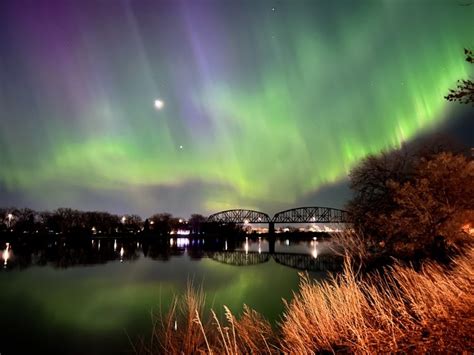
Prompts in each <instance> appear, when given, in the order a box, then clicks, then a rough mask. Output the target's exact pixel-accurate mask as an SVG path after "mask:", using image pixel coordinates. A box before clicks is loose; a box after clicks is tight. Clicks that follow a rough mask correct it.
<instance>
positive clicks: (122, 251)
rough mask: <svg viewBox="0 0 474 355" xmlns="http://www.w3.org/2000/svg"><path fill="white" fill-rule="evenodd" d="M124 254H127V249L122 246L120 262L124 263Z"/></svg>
mask: <svg viewBox="0 0 474 355" xmlns="http://www.w3.org/2000/svg"><path fill="white" fill-rule="evenodd" d="M123 254H125V250H124V249H123V247H121V248H120V262H121V263H123Z"/></svg>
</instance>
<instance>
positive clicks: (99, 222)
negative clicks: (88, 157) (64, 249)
mask: <svg viewBox="0 0 474 355" xmlns="http://www.w3.org/2000/svg"><path fill="white" fill-rule="evenodd" d="M205 222H206V217H205V216H203V215H200V214H192V215H191V217H190V218H189V219H184V218H179V217H175V216H173V215H172V214H170V213H156V214H153V215H152V216H150V217H148V218H146V219H145V220H143V219H142V217H141V216H139V215H136V214H127V215H117V214H112V213H109V212H102V211H80V210H77V209H72V208H58V209H56V210H54V211H35V210H33V209H30V208H14V207H11V208H0V232H15V233H23V234H41V235H45V234H54V235H57V234H67V235H75V234H81V235H90V234H103V235H112V234H123V233H128V234H136V233H141V232H149V233H155V234H159V235H165V234H170V233H172V232H173V231H177V230H179V229H183V230H187V231H189V232H190V233H200V232H204V231H205V227H204V224H205ZM209 228H210V227H208V229H209Z"/></svg>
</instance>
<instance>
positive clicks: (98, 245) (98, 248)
mask: <svg viewBox="0 0 474 355" xmlns="http://www.w3.org/2000/svg"><path fill="white" fill-rule="evenodd" d="M97 250H100V240H99V243H97Z"/></svg>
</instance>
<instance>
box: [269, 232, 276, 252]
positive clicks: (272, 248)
mask: <svg viewBox="0 0 474 355" xmlns="http://www.w3.org/2000/svg"><path fill="white" fill-rule="evenodd" d="M275 242H276V237H275V234H270V235H269V236H268V253H269V254H272V255H273V254H275Z"/></svg>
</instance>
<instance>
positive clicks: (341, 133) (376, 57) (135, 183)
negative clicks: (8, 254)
mask: <svg viewBox="0 0 474 355" xmlns="http://www.w3.org/2000/svg"><path fill="white" fill-rule="evenodd" d="M473 23H474V5H473V6H460V5H459V3H457V2H456V1H427V0H426V1H425V0H419V1H414V0H386V1H382V0H374V1H360V2H356V1H329V0H328V1H320V0H311V1H294V0H293V1H237V0H236V1H231V0H222V1H204V0H195V1H171V0H170V1H158V0H157V1H151V0H150V1H131V0H129V1H126V0H120V1H119V0H117V1H99V0H95V1H89V0H81V1H67V0H64V1H59V0H58V1H41V2H39V1H23V0H11V1H8V0H6V1H2V2H1V3H0V123H1V129H0V166H1V169H0V193H1V195H0V205H2V204H6V203H8V204H16V205H26V206H29V207H33V208H56V207H59V206H68V207H75V208H81V209H107V210H111V211H121V212H134V213H141V214H143V215H149V214H150V213H152V212H156V211H170V212H173V213H178V214H182V215H186V214H190V213H192V212H200V213H209V212H212V211H217V210H222V209H227V208H238V207H245V208H254V209H259V210H263V211H265V212H268V213H272V212H275V211H278V210H281V209H286V208H290V207H295V206H298V205H299V203H300V201H308V198H311V196H315V197H314V200H312V201H313V202H314V204H316V205H318V204H319V203H318V202H319V201H318V200H317V192H318V191H319V190H320V189H321V188H323V187H327V186H331V184H334V183H338V182H340V181H342V180H344V179H345V177H346V176H347V173H348V171H349V169H350V168H351V167H353V166H354V165H355V164H357V162H359V161H360V160H361V159H362V158H364V157H365V156H366V155H367V154H370V153H377V152H379V151H381V150H382V149H389V148H396V147H398V146H400V144H401V143H403V142H407V141H410V140H413V139H416V138H417V137H418V136H419V135H421V134H424V133H426V132H429V131H433V130H436V129H438V128H439V127H441V126H442V125H443V124H447V123H449V120H450V119H452V117H454V115H455V112H456V111H458V110H461V109H462V108H461V107H460V106H457V105H453V104H452V103H449V102H447V101H446V100H444V99H443V96H444V95H445V94H446V93H447V92H448V89H449V88H452V87H454V85H455V83H456V80H458V79H460V78H464V77H467V76H469V75H472V68H471V67H469V65H468V64H467V63H465V62H464V58H463V56H462V49H463V48H464V47H472V46H473V45H474V26H473ZM155 100H162V102H163V107H161V108H160V109H157V108H156V107H155ZM333 207H339V206H333Z"/></svg>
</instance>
